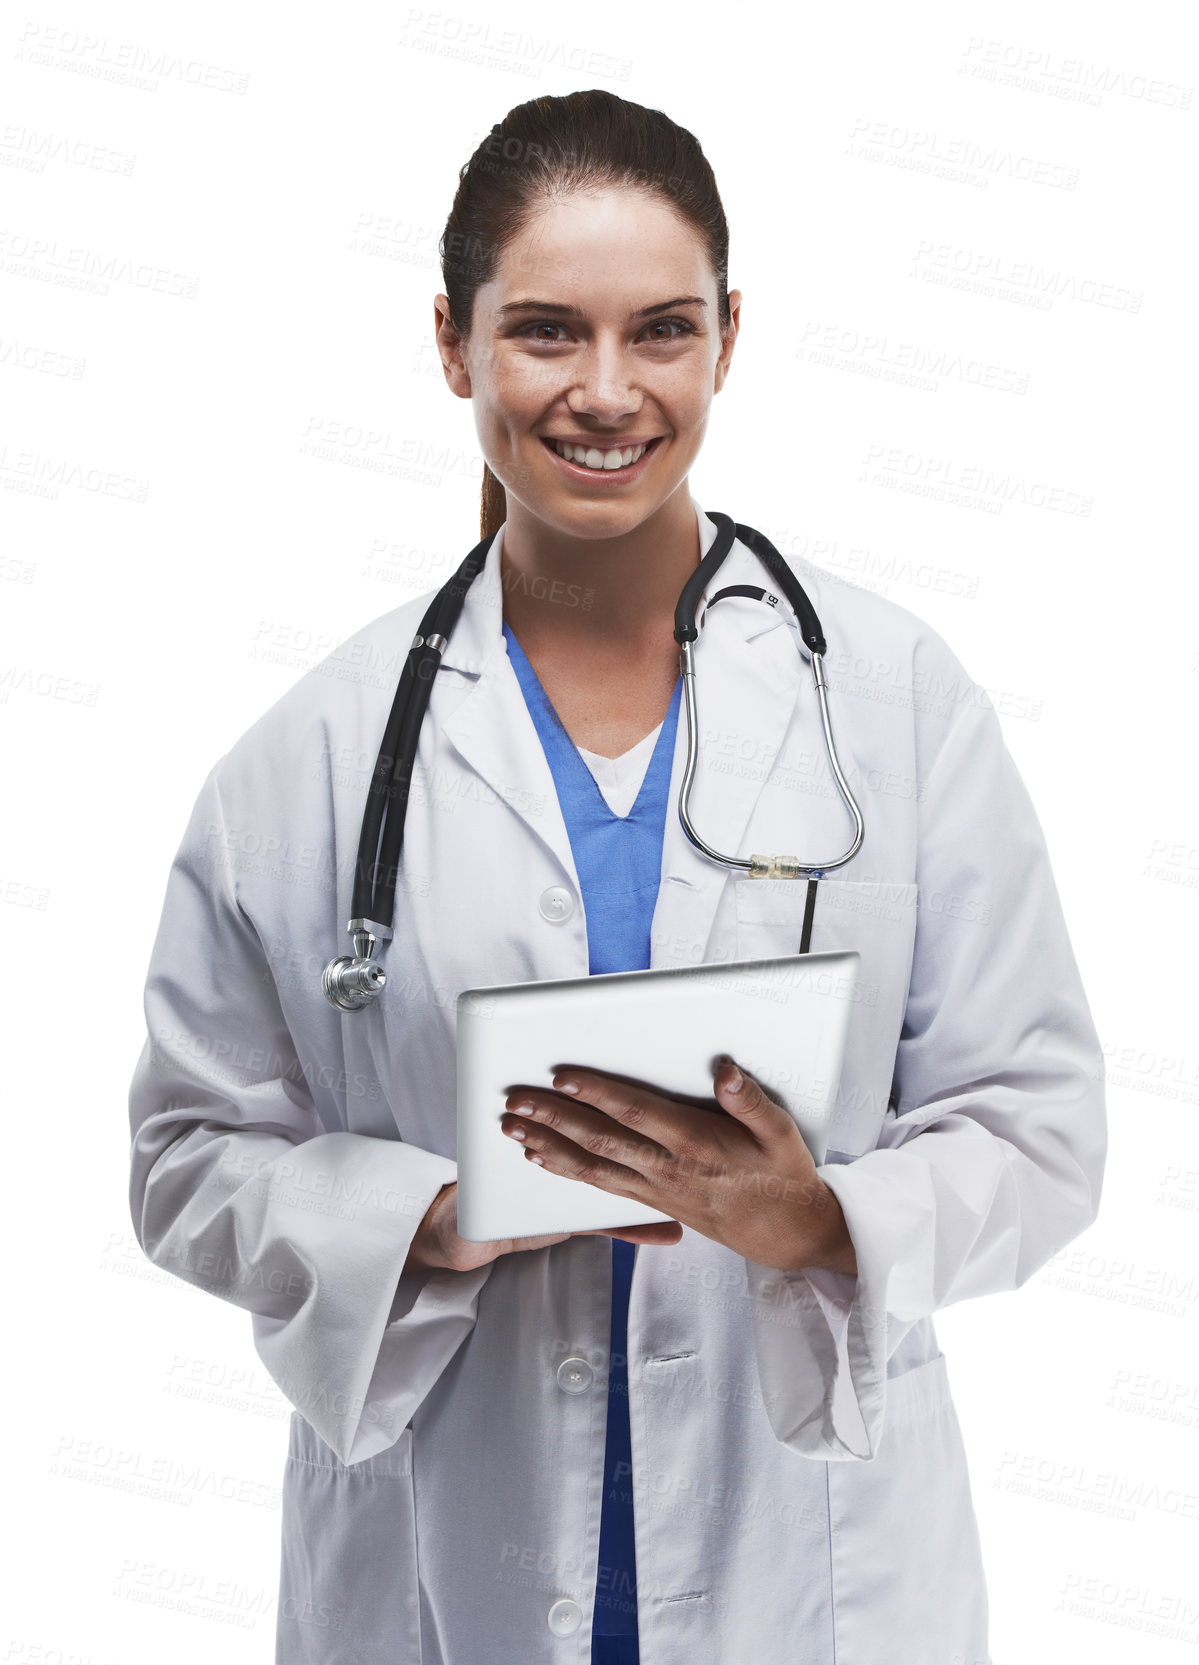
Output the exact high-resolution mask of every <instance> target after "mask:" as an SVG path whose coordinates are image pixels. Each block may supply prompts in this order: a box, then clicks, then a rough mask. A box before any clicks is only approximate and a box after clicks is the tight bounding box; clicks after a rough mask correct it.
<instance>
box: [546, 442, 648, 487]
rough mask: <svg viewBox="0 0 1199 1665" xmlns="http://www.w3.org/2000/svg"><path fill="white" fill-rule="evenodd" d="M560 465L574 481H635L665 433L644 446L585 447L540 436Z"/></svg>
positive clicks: (624, 482) (601, 444)
mask: <svg viewBox="0 0 1199 1665" xmlns="http://www.w3.org/2000/svg"><path fill="white" fill-rule="evenodd" d="M539 437H540V439H541V443H542V445H544V446H545V448H546V450H547V451H548V452H549V454H550V456H551V457H552V458H553V459H554V462H555V463H556V464H557V466H558V467H559V468H560V469H562V471H563V472H564V473H565V474H566V475H567V476H569V478H571V479H572V480H586V481H588V482H589V483H593V484H595V485H625V484H627V483H628V482H629V481H630V480H635V479H637V477H638V476H639V475H640V474H642V473H643V472H644V470H645V468H646V467H647V466H648V462H649V459H650V457H651V456H653V454H654V452H655V451H656V450H657V448H658V446H659V445H660V444H661V443H662V435H661V434H658V435H657V436H656V437H655V438H653V439H651V440H649V441H647V442H646V443H645V444H643V445H613V444H612V443H611V442H610V441H598V442H596V443H594V444H588V445H587V446H584V445H582V444H578V445H576V444H572V443H569V442H567V441H566V440H561V439H548V438H546V436H545V435H544V434H542V435H540V436H539Z"/></svg>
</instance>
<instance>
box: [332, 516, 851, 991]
mask: <svg viewBox="0 0 1199 1665" xmlns="http://www.w3.org/2000/svg"><path fill="white" fill-rule="evenodd" d="M708 518H709V519H710V520H711V521H713V522H714V523H715V525H716V527H717V534H716V537H715V539H714V541H713V543H712V547H711V548H710V549H709V550H708V553H707V554H706V555H705V556H704V557H703V559H702V560H701V561H700V563H699V565H698V566H697V567H696V568H695V571H694V572H693V573H692V574H691V576H690V577H689V578H688V580H687V582H686V584H685V585H684V586H683V593H682V594H681V595H680V596H679V600H678V605H677V607H676V608H675V612H674V638H675V641H676V642H678V644H679V646H680V648H681V649H682V652H681V655H680V661H679V668H680V672H681V674H682V678H683V695H684V700H685V703H686V707H687V766H686V768H685V769H684V771H683V779H682V784H681V786H680V788H679V820H680V821H681V823H682V826H683V831H684V832H685V833H686V834H687V837H688V838H689V839H690V840H691V842H692V844H694V845H695V847H696V849H697V850H699V851H700V852H701V854H703V855H705V856H707V857H708V858H709V860H711V861H715V862H720V863H721V865H722V866H724V867H731V868H734V869H736V870H737V871H739V872H741V873H743V874H745V875H746V877H748V878H751V879H798V878H799V877H800V876H801V875H806V876H807V879H808V894H807V899H806V903H805V908H804V920H803V925H802V927H801V936H800V947H799V951H800V953H801V954H802V953H806V952H807V951H808V943H809V940H810V936H811V928H812V914H813V909H814V907H815V901H816V881H817V880H818V879H819V878H821V877H822V876H823V875H824V874H825V873H827V872H830V871H831V870H832V869H833V868H835V867H843V866H844V865H845V863H846V862H847V861H849V860H851V858H852V857H853V856H855V855H856V854H857V852H858V850H859V849H860V848H861V844H862V837H863V834H864V832H865V828H864V826H863V822H862V812H861V810H860V809H859V808H858V806H857V803H856V801H855V799H854V796H853V793H852V792H851V791H850V790H849V785H848V782H847V781H846V779H845V775H844V774H843V772H842V769H841V764H840V761H839V759H838V757H837V748H836V745H835V744H834V741H833V730H832V724H831V723H830V722H829V714H828V689H827V686H826V683H825V679H824V654H825V651H826V644H825V640H824V633H823V631H822V630H821V628H820V620H819V619H818V618H817V617H816V610H815V608H814V607H813V606H812V603H811V602H810V601H809V600H808V597H807V595H806V594H805V593H804V590H803V587H802V586H801V584H800V582H799V580H798V579H797V578H796V576H795V574H794V573H793V572H792V571H791V568H790V567H789V566H788V565H787V563H786V561H785V560H784V559H783V557H782V556H781V555H780V554H779V552H778V550H777V549H776V548H775V547H774V545H773V544H772V543H771V542H770V540H769V539H768V538H765V537H763V535H762V533H761V532H755V531H754V529H753V527H752V526H736V525H734V523H733V522H732V520H730V519H729V517H728V515H722V514H709V516H708ZM495 535H496V534H495V533H494V532H492V533H491V534H490V536H489V537H486V538H484V539H483V541H482V543H479V544H476V545H475V547H474V549H472V550H471V552H470V554H469V555H468V556H467V557H466V559H465V561H463V563H462V565H461V566H460V567H459V568H458V570H457V572H456V573H455V574H454V575H453V577H452V578H451V579H449V581H448V582H447V583H446V584H445V585H443V587H442V588H441V589H440V590H439V591H438V592H437V594H436V595H435V596H434V597H433V600H432V601H431V602H430V603H429V606H428V609H427V611H426V613H425V616H424V618H423V619H422V620H421V626H420V629H419V631H418V632H417V634H416V635H415V636H414V637H413V638H412V646H411V647H410V648H409V650H408V657H407V659H406V660H405V662H404V668H403V670H402V671H401V673H400V680H399V685H398V687H397V688H396V692H395V699H394V700H393V702H392V707H391V714H390V716H389V717H388V719H387V727H386V728H385V729H384V731H383V739H382V742H381V743H380V746H379V756H378V760H377V762H376V763H375V772H374V775H373V777H372V779H371V784H370V789H369V793H368V796H367V802H366V810H365V813H364V815H363V817H362V835H361V837H360V839H359V841H358V860H357V863H356V865H355V869H354V890H353V895H352V899H351V903H350V914H351V917H350V923H349V925H348V927H347V929H348V931H349V933H350V936H351V938H352V939H353V943H354V955H353V958H352V959H351V958H350V957H349V956H348V955H342V956H340V957H339V958H337V959H333V960H330V961H329V964H328V965H327V966H326V967H325V969H324V971H323V972H322V974H321V988H322V989H323V990H324V993H325V997H326V999H327V1000H329V1002H330V1003H331V1004H332V1005H334V1006H336V1007H337V1008H338V1009H339V1010H340V1011H343V1012H356V1011H359V1010H361V1008H362V1007H363V1006H366V1005H368V1004H369V1003H370V1002H371V1001H372V1000H373V999H374V998H375V997H376V996H377V995H379V994H381V993H382V991H383V986H384V984H385V983H386V981H387V973H386V972H385V971H384V969H383V967H382V966H381V965H380V964H379V962H378V960H377V959H375V957H374V955H375V949H376V947H377V945H378V944H379V943H381V942H387V941H390V939H391V936H392V920H393V918H394V916H395V892H396V880H397V877H398V873H399V863H400V845H401V843H402V842H403V837H404V817H405V814H406V813H407V808H408V792H409V788H410V786H411V784H412V770H413V766H414V764H415V762H416V749H417V740H418V738H419V735H420V726H421V723H422V722H423V720H424V715H425V711H426V710H427V708H428V704H429V696H430V694H431V692H432V688H433V678H434V677H435V676H436V674H437V671H438V669H439V668H440V665H441V655H442V652H443V650H444V649H445V646H446V643H447V642H448V641H449V639H450V633H451V631H452V630H453V628H454V626H455V624H456V623H457V622H458V618H459V616H460V615H461V612H462V607H463V603H464V602H465V600H466V592H467V590H468V589H469V588H470V586H471V584H472V583H473V582H474V580H475V579H476V578H477V577H478V575H479V573H480V572H481V571H482V569H483V565H484V562H485V561H486V559H487V551H488V550H489V549H490V548H491V545H492V543H493V541H494V539H495ZM734 538H740V540H741V542H742V543H744V544H745V545H746V546H747V547H748V548H750V549H752V550H753V552H754V554H755V555H756V556H757V557H758V559H759V560H760V561H761V562H762V564H763V565H764V566H765V568H766V570H767V571H768V572H769V573H770V574H771V576H772V577H773V578H774V579H776V580H777V582H778V583H779V585H780V586H781V588H782V590H783V593H784V594H785V596H786V598H787V600H788V602H789V603H790V605H791V607H792V609H793V611H794V613H795V616H796V618H797V619H798V621H799V628H800V634H801V636H802V638H803V640H804V642H805V643H806V645H807V647H808V650H809V652H810V654H811V657H812V677H813V681H814V683H815V687H816V697H817V699H818V700H819V702H820V720H821V723H822V724H823V726H824V743H825V746H826V748H827V750H828V759H829V763H830V765H831V767H832V771H833V775H834V777H835V778H836V782H837V786H838V788H839V789H840V792H841V796H842V798H843V799H844V800H845V805H846V807H847V809H848V810H849V812H850V814H851V815H852V816H853V819H854V828H855V831H854V838H853V843H852V844H851V845H850V846H849V848H848V850H846V852H845V854H844V855H842V856H837V857H835V858H833V859H829V860H826V861H820V862H802V861H800V860H799V859H798V857H796V856H748V857H745V856H725V855H722V854H721V853H720V852H719V851H718V850H714V849H713V848H712V846H711V845H710V844H706V843H705V842H704V840H703V839H702V838H701V837H700V836H699V834H698V833H697V832H696V830H695V828H694V826H693V825H692V822H691V816H690V814H689V812H688V802H689V799H690V795H691V783H692V781H693V780H694V778H695V765H696V760H697V758H698V755H699V738H698V737H699V720H698V718H697V716H696V709H695V663H694V658H693V653H692V644H693V643H694V642H695V641H696V639H697V638H698V636H699V627H698V626H697V625H696V624H695V611H696V607H697V606H698V604H699V598H700V595H701V594H702V592H703V590H704V589H705V588H706V586H707V584H708V583H709V582H710V580H711V578H712V576H713V574H714V573H715V572H716V570H717V569H718V567H719V566H720V564H721V562H722V561H723V560H724V558H725V556H726V555H727V554H728V552H729V550H730V549H731V548H732V545H733V539H734ZM730 595H743V596H749V597H751V598H752V599H754V600H756V601H765V602H766V603H767V604H768V605H770V606H774V605H776V602H777V598H776V597H775V596H773V595H770V594H769V593H768V592H767V591H766V590H762V589H758V588H757V587H756V586H754V585H752V584H730V585H729V586H728V587H727V588H726V589H723V590H720V591H719V592H718V593H717V594H716V595H714V596H712V597H711V599H710V600H709V602H708V609H710V608H712V607H714V606H715V605H716V603H717V602H718V601H720V600H722V599H723V598H724V597H726V596H730ZM706 616H707V613H706V610H705V618H706ZM701 622H702V621H701Z"/></svg>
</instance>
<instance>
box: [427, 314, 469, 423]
mask: <svg viewBox="0 0 1199 1665" xmlns="http://www.w3.org/2000/svg"><path fill="white" fill-rule="evenodd" d="M433 333H434V338H435V340H436V342H437V356H438V357H439V358H440V359H441V367H442V369H443V371H444V372H445V379H446V385H447V386H448V387H449V390H450V392H451V393H456V394H457V395H458V397H459V398H460V399H469V398H470V396H471V386H470V371H469V370H468V369H467V367H466V359H465V358H464V356H463V352H462V347H463V337H462V336H461V335H459V333H458V331H457V329H455V327H454V325H453V323H452V321H451V319H450V301H449V296H448V295H435V296H434V297H433Z"/></svg>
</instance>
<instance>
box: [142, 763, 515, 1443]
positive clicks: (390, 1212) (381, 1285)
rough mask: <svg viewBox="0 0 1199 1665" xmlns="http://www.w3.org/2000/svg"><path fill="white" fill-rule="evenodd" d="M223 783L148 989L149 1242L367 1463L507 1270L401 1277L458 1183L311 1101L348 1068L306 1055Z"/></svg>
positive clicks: (307, 1410) (145, 1164)
mask: <svg viewBox="0 0 1199 1665" xmlns="http://www.w3.org/2000/svg"><path fill="white" fill-rule="evenodd" d="M219 769H220V765H219V764H218V765H217V767H216V768H214V770H213V771H212V773H211V774H210V775H209V777H208V780H207V781H206V782H205V784H204V787H203V788H202V790H201V793H200V795H199V798H198V799H197V802H196V806H195V809H194V811H193V814H192V817H191V820H190V823H189V826H188V829H187V832H186V834H185V837H184V840H183V844H182V847H181V848H180V850H179V853H178V855H177V856H176V858H175V861H174V864H173V866H172V868H171V872H170V876H169V879H168V882H167V892H166V900H165V904H164V907H163V912H162V919H161V923H160V925H159V929H158V934H157V938H156V940H155V944H154V948H153V952H152V956H151V962H150V969H149V975H148V978H147V982H146V991H145V1012H146V1026H147V1030H148V1038H147V1040H146V1043H145V1045H144V1047H143V1050H142V1054H141V1057H140V1059H139V1061H138V1063H137V1067H136V1070H135V1073H134V1077H133V1082H132V1087H131V1092H130V1100H129V1107H130V1122H131V1128H132V1134H133V1142H132V1153H131V1183H130V1202H131V1212H132V1217H133V1224H134V1229H135V1231H136V1234H137V1238H138V1241H139V1243H140V1244H141V1246H142V1248H143V1250H144V1251H145V1253H146V1254H147V1256H148V1257H149V1259H150V1260H151V1261H152V1262H153V1263H154V1264H155V1265H157V1266H159V1267H162V1268H164V1269H166V1270H168V1271H171V1272H173V1273H175V1274H176V1275H177V1276H179V1277H180V1278H182V1279H184V1280H185V1281H186V1282H188V1283H192V1284H195V1285H196V1286H197V1287H199V1288H201V1289H205V1290H208V1291H210V1292H211V1293H213V1294H215V1295H218V1296H220V1297H221V1298H222V1299H224V1300H227V1301H230V1302H232V1303H233V1304H234V1305H236V1306H239V1307H243V1308H245V1309H246V1310H248V1311H249V1312H250V1313H251V1314H252V1315H253V1333H254V1343H255V1346H256V1348H257V1350H258V1353H259V1355H260V1357H261V1358H262V1361H263V1363H264V1364H265V1366H266V1368H267V1369H268V1370H269V1371H270V1373H271V1375H272V1376H273V1377H274V1379H275V1381H276V1382H277V1383H278V1384H279V1386H280V1388H281V1389H282V1391H283V1392H284V1393H285V1394H286V1396H287V1397H288V1398H289V1399H290V1400H291V1402H292V1403H293V1404H294V1405H295V1406H296V1408H297V1409H298V1410H299V1411H300V1413H301V1414H302V1415H303V1416H304V1417H305V1419H306V1420H307V1421H308V1422H309V1423H311V1425H312V1426H313V1428H315V1430H316V1431H317V1433H318V1434H319V1435H320V1436H321V1438H322V1439H324V1440H325V1442H326V1443H327V1444H328V1445H329V1446H331V1447H332V1449H333V1450H334V1451H335V1452H336V1454H337V1455H338V1457H340V1458H341V1460H342V1461H343V1462H346V1463H355V1462H359V1461H361V1460H363V1459H365V1458H367V1457H370V1456H373V1455H375V1454H376V1453H377V1452H379V1451H381V1450H383V1449H385V1448H386V1447H387V1446H389V1445H392V1444H394V1442H395V1441H396V1439H398V1437H399V1435H400V1434H401V1432H402V1431H403V1429H404V1427H405V1426H406V1425H407V1423H408V1421H409V1420H410V1418H411V1416H412V1414H413V1412H414V1411H415V1410H416V1408H417V1407H418V1406H419V1405H420V1403H421V1401H422V1400H423V1399H424V1398H425V1396H426V1395H427V1394H428V1392H429V1390H430V1389H431V1387H432V1386H433V1384H434V1383H435V1382H436V1380H437V1379H438V1377H439V1376H440V1374H441V1372H442V1371H443V1370H444V1369H445V1367H446V1365H447V1364H448V1363H449V1361H450V1359H451V1358H452V1356H453V1354H454V1352H455V1351H456V1349H457V1348H458V1347H459V1345H460V1344H461V1342H462V1341H463V1339H464V1338H465V1336H466V1335H467V1334H468V1333H469V1331H470V1329H471V1328H472V1326H473V1324H474V1322H475V1318H476V1314H477V1302H478V1297H479V1291H480V1290H481V1288H482V1286H483V1284H484V1282H485V1281H486V1279H487V1276H488V1274H489V1272H490V1269H491V1268H490V1264H489V1265H488V1266H485V1267H482V1268H479V1269H478V1270H477V1271H473V1272H455V1271H449V1270H446V1271H438V1272H434V1273H431V1274H428V1273H407V1274H404V1275H403V1276H401V1268H402V1267H403V1264H404V1261H405V1259H406V1258H407V1254H408V1249H409V1246H410V1244H411V1242H412V1239H413V1236H414V1235H415V1232H416V1229H417V1227H418V1225H419V1224H420V1222H421V1220H422V1218H423V1217H424V1214H425V1213H426V1211H427V1209H428V1207H429V1205H430V1203H431V1202H432V1201H433V1199H434V1197H435V1196H436V1195H437V1193H438V1192H439V1190H440V1189H441V1187H442V1186H443V1185H445V1184H448V1183H451V1182H453V1181H454V1179H455V1176H456V1172H457V1165H456V1163H454V1162H453V1161H451V1160H449V1159H447V1158H446V1157H443V1156H440V1155H438V1154H436V1153H434V1152H432V1151H427V1150H422V1149H419V1148H417V1147H416V1146H413V1145H410V1144H406V1143H404V1142H403V1141H401V1140H400V1139H399V1138H398V1137H397V1138H396V1139H394V1140H393V1139H390V1138H377V1137H370V1136H365V1135H362V1134H357V1133H351V1132H347V1131H346V1130H345V1129H344V1128H342V1127H338V1126H335V1125H333V1126H331V1125H325V1124H323V1123H322V1120H321V1115H320V1113H318V1109H317V1104H316V1101H315V1098H314V1094H313V1092H312V1091H310V1081H311V1080H312V1079H313V1078H314V1070H315V1071H316V1072H317V1074H318V1075H319V1076H320V1077H326V1078H332V1079H336V1077H337V1071H338V1068H339V1067H340V1065H341V1062H342V1049H341V1047H340V1044H337V1045H336V1057H333V1056H329V1057H326V1058H323V1059H320V1060H314V1059H313V1058H312V1057H311V1056H309V1057H308V1058H306V1059H305V1061H304V1062H301V1059H300V1057H299V1056H298V1054H297V1048H296V1045H295V1043H294V1041H293V1037H292V1035H291V1034H290V1033H289V1030H288V1026H287V1023H286V1021H285V1018H284V1015H283V1010H282V1007H281V1003H280V996H279V990H278V986H277V984H276V982H275V979H274V976H273V974H272V970H271V966H270V963H269V958H268V955H267V953H266V952H265V951H264V947H263V943H262V941H261V940H260V938H259V935H258V932H257V930H256V928H255V926H254V924H253V923H252V921H251V919H250V918H249V917H248V915H247V913H246V912H245V911H244V909H243V907H242V906H241V904H240V902H239V898H238V895H237V890H236V882H235V877H234V874H233V871H232V869H231V867H230V865H229V862H228V860H227V859H222V855H223V854H224V852H225V849H226V846H227V840H226V839H225V838H224V837H223V836H222V833H223V829H224V825H225V823H224V816H223V813H222V804H221V794H220V789H219V785H218V772H219ZM330 1033H331V1034H332V1035H334V1036H336V1035H338V1034H339V1030H338V1029H337V1027H336V1020H335V1025H334V1027H333V1029H332V1030H331V1031H330ZM325 1114H326V1120H327V1121H332V1120H335V1118H333V1117H331V1116H329V1114H328V1112H327V1111H326V1113H325Z"/></svg>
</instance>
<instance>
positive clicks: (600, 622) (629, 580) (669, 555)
mask: <svg viewBox="0 0 1199 1665" xmlns="http://www.w3.org/2000/svg"><path fill="white" fill-rule="evenodd" d="M500 554H501V560H500V581H501V585H502V589H503V612H504V617H505V619H507V621H508V623H509V624H510V625H511V627H512V629H513V631H514V632H515V633H516V635H517V638H518V639H519V640H520V641H521V642H522V644H525V643H526V641H536V640H537V639H538V638H544V637H546V636H553V637H555V638H558V639H562V638H567V639H569V638H572V637H573V638H579V639H580V640H585V641H586V643H587V644H588V645H589V646H591V647H595V646H598V645H600V644H602V643H611V644H613V645H615V644H618V643H623V644H624V645H625V646H630V645H632V644H633V643H634V642H637V641H644V640H646V639H648V638H655V639H657V638H660V637H661V634H662V630H663V628H665V629H666V631H667V633H668V634H669V632H670V631H671V630H673V627H674V610H675V606H676V604H677V602H678V599H679V593H680V591H681V590H682V588H683V585H684V584H685V583H686V582H687V579H688V578H689V577H690V575H691V573H692V572H694V571H695V568H696V567H697V566H698V565H699V560H700V541H699V526H698V524H697V522H696V515H695V509H694V508H693V506H692V503H691V498H690V494H689V492H688V489H687V482H686V481H683V482H682V484H681V485H680V486H678V487H677V489H676V490H675V491H674V492H672V494H671V495H670V497H668V498H667V499H666V501H665V502H664V503H663V504H661V505H660V506H659V508H657V509H656V510H655V511H654V513H653V514H652V515H651V516H650V517H649V518H648V519H647V520H645V521H643V522H642V523H641V524H640V525H639V526H636V527H634V528H633V530H632V531H631V532H626V533H624V534H623V535H622V536H620V537H617V538H576V537H571V536H569V535H568V534H565V533H563V532H561V531H559V530H558V529H557V528H556V527H553V526H549V525H547V524H546V522H545V521H543V520H538V519H536V518H535V517H533V516H532V515H530V514H529V513H528V512H527V510H525V508H524V507H523V505H522V504H520V503H517V502H516V501H514V500H513V499H512V498H511V497H510V498H509V500H508V518H507V520H506V522H505V525H504V542H503V547H502V549H501V552H500Z"/></svg>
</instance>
